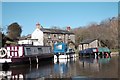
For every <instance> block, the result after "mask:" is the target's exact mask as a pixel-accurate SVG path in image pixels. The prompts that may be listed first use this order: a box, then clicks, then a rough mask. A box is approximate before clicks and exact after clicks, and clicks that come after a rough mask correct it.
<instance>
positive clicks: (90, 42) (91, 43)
mask: <svg viewBox="0 0 120 80" xmlns="http://www.w3.org/2000/svg"><path fill="white" fill-rule="evenodd" d="M99 46H101V44H100V41H99V40H97V39H86V40H84V41H82V42H80V45H79V50H83V49H87V48H96V47H99Z"/></svg>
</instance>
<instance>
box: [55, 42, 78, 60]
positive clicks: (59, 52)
mask: <svg viewBox="0 0 120 80" xmlns="http://www.w3.org/2000/svg"><path fill="white" fill-rule="evenodd" d="M53 53H54V58H61V59H62V58H63V59H67V58H73V57H76V54H75V51H74V49H72V48H69V47H68V45H67V44H66V43H63V42H59V43H56V44H54V49H53Z"/></svg>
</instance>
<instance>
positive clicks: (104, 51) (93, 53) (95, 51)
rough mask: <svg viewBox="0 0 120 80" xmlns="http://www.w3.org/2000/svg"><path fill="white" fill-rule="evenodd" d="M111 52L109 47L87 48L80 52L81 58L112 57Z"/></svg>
mask: <svg viewBox="0 0 120 80" xmlns="http://www.w3.org/2000/svg"><path fill="white" fill-rule="evenodd" d="M110 54H111V51H110V49H108V48H107V47H99V48H87V49H84V50H81V51H79V55H80V56H81V57H83V56H85V57H111V55H110Z"/></svg>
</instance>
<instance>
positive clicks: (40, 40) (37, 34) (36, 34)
mask: <svg viewBox="0 0 120 80" xmlns="http://www.w3.org/2000/svg"><path fill="white" fill-rule="evenodd" d="M40 28H41V26H40V24H39V23H38V24H36V29H35V31H34V32H33V33H32V34H31V39H37V41H34V42H33V45H43V32H42V31H41V30H40Z"/></svg>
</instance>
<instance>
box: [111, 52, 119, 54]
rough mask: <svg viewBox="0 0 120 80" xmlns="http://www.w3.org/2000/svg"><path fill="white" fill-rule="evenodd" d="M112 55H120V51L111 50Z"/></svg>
mask: <svg viewBox="0 0 120 80" xmlns="http://www.w3.org/2000/svg"><path fill="white" fill-rule="evenodd" d="M111 55H119V52H111Z"/></svg>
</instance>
